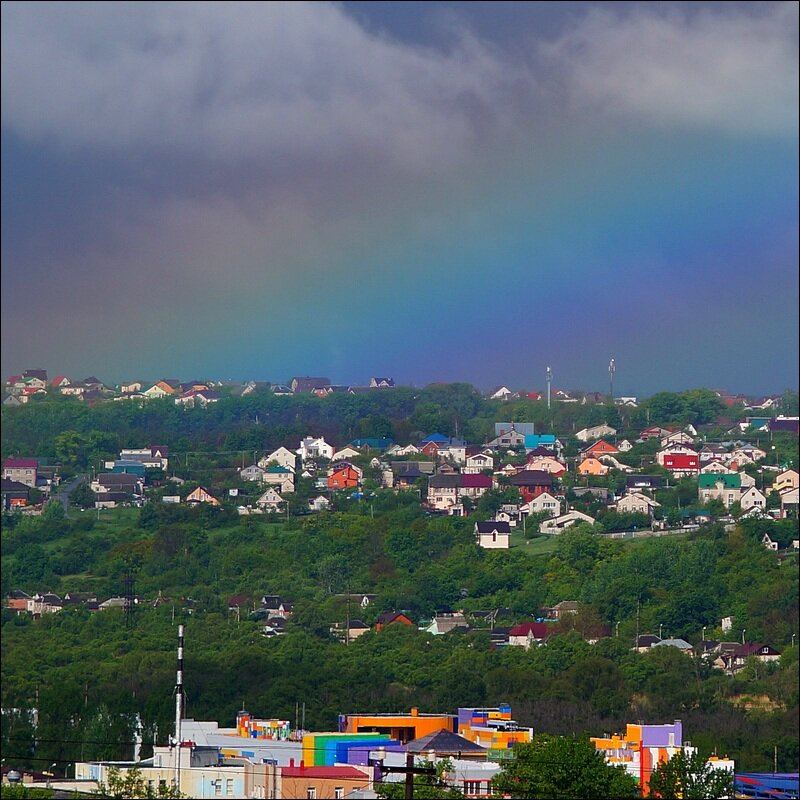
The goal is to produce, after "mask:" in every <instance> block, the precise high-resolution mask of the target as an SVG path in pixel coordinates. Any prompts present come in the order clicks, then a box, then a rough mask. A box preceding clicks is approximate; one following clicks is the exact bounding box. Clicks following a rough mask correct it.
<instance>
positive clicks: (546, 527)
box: [539, 511, 594, 533]
mask: <svg viewBox="0 0 800 800" xmlns="http://www.w3.org/2000/svg"><path fill="white" fill-rule="evenodd" d="M578 522H588V523H589V525H594V517H590V516H589V515H588V514H584V513H582V512H580V511H567V513H566V514H561V515H560V516H558V517H553V519H546V520H545V521H544V522H543V523H542V524H541V525H540V526H539V530H540V531H541V532H542V533H561V531H563V530H564V529H565V528H569V527H570V526H571V525H575V524H576V523H578Z"/></svg>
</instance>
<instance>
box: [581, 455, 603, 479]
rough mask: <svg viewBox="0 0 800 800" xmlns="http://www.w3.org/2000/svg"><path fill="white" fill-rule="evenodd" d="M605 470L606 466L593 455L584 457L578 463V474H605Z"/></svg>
mask: <svg viewBox="0 0 800 800" xmlns="http://www.w3.org/2000/svg"><path fill="white" fill-rule="evenodd" d="M607 472H608V467H607V466H606V465H605V464H602V463H600V461H598V459H596V458H593V457H590V458H584V459H583V461H581V463H580V464H578V475H605V474H606V473H607Z"/></svg>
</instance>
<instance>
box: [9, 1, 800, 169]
mask: <svg viewBox="0 0 800 800" xmlns="http://www.w3.org/2000/svg"><path fill="white" fill-rule="evenodd" d="M2 22H3V25H2V67H3V70H2V119H3V125H4V126H5V127H6V128H8V129H11V130H14V131H15V132H16V133H18V134H19V135H21V136H22V137H24V138H27V139H33V140H44V141H49V142H51V143H53V144H56V145H59V146H62V147H67V148H69V147H74V146H79V147H87V148H93V147H99V148H104V149H109V150H112V151H124V150H125V149H126V148H145V149H148V150H153V149H156V150H160V151H166V152H170V151H172V152H181V153H183V154H187V155H192V154H194V155H197V156H200V157H202V158H210V159H215V160H220V161H222V162H230V161H236V160H242V159H248V158H253V157H255V158H261V157H264V156H267V157H287V158H292V157H301V158H302V157H313V158H315V159H321V160H326V159H339V158H349V157H353V156H356V157H358V156H359V155H364V156H366V157H373V158H382V159H388V160H389V161H391V162H394V163H396V164H397V165H399V166H403V167H405V166H411V167H414V168H423V169H424V168H429V167H431V166H433V165H437V164H440V163H442V162H445V163H452V161H453V160H457V159H459V158H461V157H464V156H465V155H469V154H470V153H471V152H473V151H474V150H475V148H476V147H477V146H480V145H481V136H482V134H484V133H486V132H487V131H489V132H490V133H491V132H494V133H496V132H497V131H499V130H506V131H510V130H514V129H522V130H524V129H525V128H526V127H527V126H529V125H530V124H531V122H532V121H533V120H535V118H536V116H537V114H539V115H541V114H547V113H550V112H551V111H552V110H553V108H554V107H557V106H559V105H562V104H566V105H568V106H571V107H572V108H573V110H574V109H576V108H577V109H578V110H579V113H580V112H581V111H586V112H587V113H591V114H594V113H597V111H598V110H600V109H604V110H605V111H611V112H612V113H614V112H619V111H622V112H625V113H627V114H634V115H637V116H643V117H644V118H645V120H647V121H650V122H653V123H656V124H664V123H667V124H680V125H689V126H697V125H700V126H706V127H707V126H713V127H714V128H721V129H723V130H729V131H731V132H734V133H737V132H738V133H742V132H744V133H764V132H766V133H771V134H774V133H785V132H786V131H787V130H789V131H792V130H793V129H794V128H795V127H796V117H797V111H796V109H797V5H796V4H795V3H788V4H782V5H773V6H768V7H767V8H766V9H764V10H761V9H759V8H757V7H756V6H755V5H754V7H753V9H752V10H743V9H741V8H738V9H736V10H731V9H730V8H725V7H721V8H720V10H719V11H717V10H716V9H714V10H705V11H703V12H701V13H699V14H693V15H687V14H685V13H678V12H677V11H674V10H670V7H669V6H667V5H659V6H657V7H655V8H651V9H647V8H645V9H642V8H634V10H633V11H632V12H631V13H624V14H619V13H618V12H614V13H611V12H607V11H603V10H589V11H588V13H586V14H585V15H583V16H582V17H581V18H580V19H579V20H578V21H577V22H576V24H575V25H574V27H572V28H571V29H570V30H569V31H567V32H565V34H564V35H563V36H562V37H561V38H560V39H558V40H557V41H554V42H549V43H543V42H534V43H533V45H532V58H531V60H530V62H529V63H528V64H522V63H521V62H520V63H511V62H510V61H509V60H508V59H507V58H506V57H505V56H503V55H502V54H500V53H498V52H497V50H496V49H495V48H492V47H491V46H489V45H488V44H487V43H485V42H481V41H480V40H479V39H478V38H476V37H475V36H472V35H470V34H468V33H467V32H466V31H461V32H457V35H456V37H455V38H454V42H453V44H452V46H451V47H450V48H448V50H447V52H444V51H442V50H434V49H430V48H425V49H424V48H421V47H414V46H410V45H408V44H401V43H398V42H396V41H392V40H390V39H388V38H387V37H385V36H381V35H376V34H374V33H369V32H367V31H366V30H364V29H363V28H362V27H360V26H359V25H358V24H357V23H356V22H355V21H354V20H353V19H352V18H350V17H348V16H347V14H346V13H345V12H344V11H343V10H342V9H341V8H340V7H338V6H335V5H329V4H324V3H275V4H267V3H225V4H216V3H198V4H195V3H141V4H140V3H114V4H104V3H91V4H77V3H76V4H73V3H69V4H61V3H56V4H44V3H15V2H7V3H3V6H2ZM540 67H545V68H546V69H547V74H548V80H549V79H552V85H551V86H550V87H549V88H550V89H551V92H552V91H555V94H556V96H555V97H553V96H552V95H551V96H550V99H549V101H545V100H544V99H543V97H544V95H543V94H542V92H541V88H542V87H541V86H540V85H538V84H537V80H536V79H535V77H534V76H535V75H537V74H539V73H537V69H538V68H540Z"/></svg>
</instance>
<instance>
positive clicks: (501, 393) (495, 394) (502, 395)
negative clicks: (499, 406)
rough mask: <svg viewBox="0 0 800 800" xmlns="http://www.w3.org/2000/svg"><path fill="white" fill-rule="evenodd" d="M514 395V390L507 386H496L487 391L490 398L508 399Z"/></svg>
mask: <svg viewBox="0 0 800 800" xmlns="http://www.w3.org/2000/svg"><path fill="white" fill-rule="evenodd" d="M513 396H514V392H512V391H511V389H509V388H508V386H496V387H495V388H494V389H492V390H490V392H489V399H490V400H510V399H511V398H512V397H513Z"/></svg>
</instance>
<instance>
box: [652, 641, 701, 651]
mask: <svg viewBox="0 0 800 800" xmlns="http://www.w3.org/2000/svg"><path fill="white" fill-rule="evenodd" d="M662 646H664V647H677V648H678V650H691V649H692V646H691V645H690V644H689V642H687V641H686V640H685V639H662V640H661V641H660V642H656V643H655V644H654V645H653V647H662Z"/></svg>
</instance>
